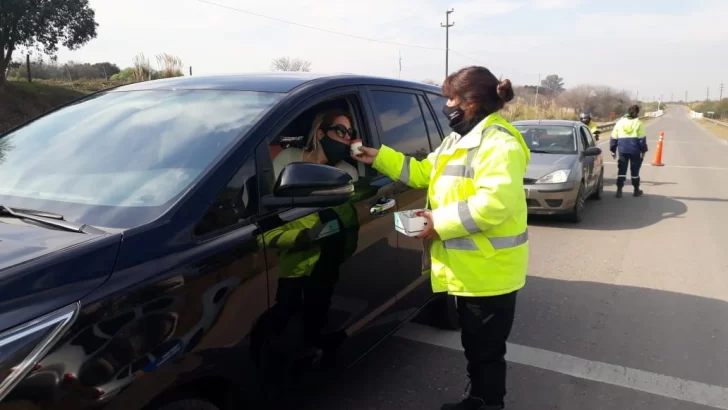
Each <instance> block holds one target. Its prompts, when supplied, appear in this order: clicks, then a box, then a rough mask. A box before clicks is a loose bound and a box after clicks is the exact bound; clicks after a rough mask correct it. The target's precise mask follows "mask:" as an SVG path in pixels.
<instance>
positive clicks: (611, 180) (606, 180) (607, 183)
mask: <svg viewBox="0 0 728 410" xmlns="http://www.w3.org/2000/svg"><path fill="white" fill-rule="evenodd" d="M627 179H629V178H627ZM641 183H642V185H643V186H645V185H646V186H661V185H677V182H657V181H645V180H643V181H642V182H641ZM604 185H605V186H616V185H617V178H604ZM625 188H627V189H632V186H631V185H630V182H629V181H627V182H625Z"/></svg>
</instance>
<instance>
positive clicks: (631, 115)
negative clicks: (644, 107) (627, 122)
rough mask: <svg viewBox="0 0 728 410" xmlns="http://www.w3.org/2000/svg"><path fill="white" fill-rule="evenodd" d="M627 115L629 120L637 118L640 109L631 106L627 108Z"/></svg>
mask: <svg viewBox="0 0 728 410" xmlns="http://www.w3.org/2000/svg"><path fill="white" fill-rule="evenodd" d="M627 115H628V116H629V118H633V119H634V118H637V117H639V115H640V107H639V105H633V106H630V107H629V108H627Z"/></svg>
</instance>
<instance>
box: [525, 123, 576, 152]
mask: <svg viewBox="0 0 728 410" xmlns="http://www.w3.org/2000/svg"><path fill="white" fill-rule="evenodd" d="M515 127H516V129H518V131H520V132H521V135H523V139H524V140H525V141H526V144H527V145H528V148H529V149H530V150H531V151H532V152H536V153H546V154H576V153H577V152H578V151H577V148H576V138H575V137H574V127H571V126H565V125H541V124H539V125H515Z"/></svg>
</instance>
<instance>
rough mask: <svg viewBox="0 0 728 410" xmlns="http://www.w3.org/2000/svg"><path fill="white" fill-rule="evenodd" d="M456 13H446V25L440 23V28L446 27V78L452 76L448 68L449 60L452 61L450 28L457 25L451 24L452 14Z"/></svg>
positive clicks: (449, 11) (451, 10) (450, 11)
mask: <svg viewBox="0 0 728 410" xmlns="http://www.w3.org/2000/svg"><path fill="white" fill-rule="evenodd" d="M453 11H455V9H450V10H448V11H446V12H445V24H442V23H440V27H445V78H447V76H448V75H449V74H450V70H449V68H448V62H449V61H448V60H449V59H450V27H452V26H454V25H455V22H454V21H453V22H452V23H450V13H452V12H453Z"/></svg>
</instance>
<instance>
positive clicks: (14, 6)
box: [0, 0, 98, 89]
mask: <svg viewBox="0 0 728 410" xmlns="http://www.w3.org/2000/svg"><path fill="white" fill-rule="evenodd" d="M95 17H96V16H95V13H94V11H93V9H91V7H90V6H89V3H88V0H3V1H0V50H2V54H1V55H0V89H2V88H3V86H4V85H5V80H6V77H5V76H6V73H7V68H8V65H9V64H10V62H11V61H12V58H13V52H15V51H16V50H18V49H20V48H38V49H43V51H44V52H45V53H47V54H49V55H54V54H55V53H56V52H57V51H58V46H59V45H63V46H65V47H67V48H68V49H71V50H73V49H76V48H78V47H80V46H82V45H84V44H86V43H87V42H88V41H89V40H91V39H92V38H95V37H96V28H97V27H98V24H97V23H96V19H95Z"/></svg>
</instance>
